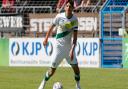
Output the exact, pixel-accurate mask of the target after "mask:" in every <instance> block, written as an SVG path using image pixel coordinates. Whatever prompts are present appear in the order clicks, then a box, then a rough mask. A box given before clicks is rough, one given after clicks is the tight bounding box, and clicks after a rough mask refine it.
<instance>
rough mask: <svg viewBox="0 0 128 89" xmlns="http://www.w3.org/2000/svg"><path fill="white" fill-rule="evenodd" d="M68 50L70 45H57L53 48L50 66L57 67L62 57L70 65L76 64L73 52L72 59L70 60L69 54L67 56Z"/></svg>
mask: <svg viewBox="0 0 128 89" xmlns="http://www.w3.org/2000/svg"><path fill="white" fill-rule="evenodd" d="M69 52H70V47H67V46H66V47H65V46H64V47H63V46H57V47H56V48H55V52H54V54H53V58H52V63H51V67H52V68H57V67H58V65H59V64H60V63H61V62H62V60H63V59H64V58H65V59H66V61H67V62H68V64H70V65H72V64H78V62H77V58H76V56H75V54H74V57H73V58H74V59H73V60H72V61H71V59H70V56H69Z"/></svg>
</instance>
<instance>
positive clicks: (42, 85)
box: [38, 80, 46, 89]
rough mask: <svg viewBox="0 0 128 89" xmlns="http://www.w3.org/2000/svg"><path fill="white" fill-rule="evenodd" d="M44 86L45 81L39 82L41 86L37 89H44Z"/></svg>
mask: <svg viewBox="0 0 128 89" xmlns="http://www.w3.org/2000/svg"><path fill="white" fill-rule="evenodd" d="M45 84H46V81H45V80H43V81H42V82H41V84H40V86H39V88H38V89H44V87H45Z"/></svg>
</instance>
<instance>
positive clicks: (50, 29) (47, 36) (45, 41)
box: [43, 24, 55, 46]
mask: <svg viewBox="0 0 128 89" xmlns="http://www.w3.org/2000/svg"><path fill="white" fill-rule="evenodd" d="M54 27H55V25H54V24H52V25H51V26H50V27H49V30H48V32H47V33H46V37H45V39H44V42H43V45H44V46H46V45H47V43H48V38H49V36H50V34H51V32H52V31H53V28H54Z"/></svg>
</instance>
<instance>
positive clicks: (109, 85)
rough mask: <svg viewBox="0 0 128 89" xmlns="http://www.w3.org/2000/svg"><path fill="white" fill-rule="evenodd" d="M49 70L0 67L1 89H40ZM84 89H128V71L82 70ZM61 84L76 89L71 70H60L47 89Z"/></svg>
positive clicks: (82, 86)
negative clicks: (54, 84)
mask: <svg viewBox="0 0 128 89" xmlns="http://www.w3.org/2000/svg"><path fill="white" fill-rule="evenodd" d="M47 69H48V68H44V67H0V89H38V86H39V84H40V82H41V80H42V78H43V76H44V74H45V72H46V71H47ZM80 70H81V88H82V89H128V69H104V68H81V69H80ZM57 81H59V82H61V83H62V84H63V87H64V89H75V81H74V74H73V70H72V69H71V68H60V67H59V68H58V69H57V71H56V73H55V74H54V76H53V77H52V78H51V79H50V80H49V81H48V82H47V85H46V87H45V89H52V86H53V83H55V82H57Z"/></svg>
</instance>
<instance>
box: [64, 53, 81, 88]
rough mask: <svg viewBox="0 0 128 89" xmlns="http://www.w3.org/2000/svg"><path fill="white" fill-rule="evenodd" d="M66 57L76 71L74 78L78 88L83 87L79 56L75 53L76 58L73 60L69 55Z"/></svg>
mask: <svg viewBox="0 0 128 89" xmlns="http://www.w3.org/2000/svg"><path fill="white" fill-rule="evenodd" d="M66 59H67V62H68V63H69V64H70V65H71V67H72V69H73V71H74V78H75V80H76V89H81V88H80V70H79V67H78V62H77V58H76V56H75V55H74V59H73V60H72V61H71V60H70V57H69V56H68V57H67V58H66Z"/></svg>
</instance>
